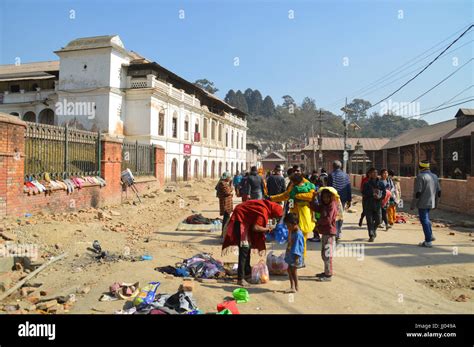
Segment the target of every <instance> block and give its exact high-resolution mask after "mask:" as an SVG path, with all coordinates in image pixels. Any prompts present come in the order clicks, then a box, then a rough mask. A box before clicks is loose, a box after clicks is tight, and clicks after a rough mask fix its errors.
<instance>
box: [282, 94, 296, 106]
mask: <svg viewBox="0 0 474 347" xmlns="http://www.w3.org/2000/svg"><path fill="white" fill-rule="evenodd" d="M281 98H282V99H283V104H282V106H283V107H286V108H288V107H290V105H295V100H294V99H293V98H292V97H291V96H289V95H283V96H282V97H281Z"/></svg>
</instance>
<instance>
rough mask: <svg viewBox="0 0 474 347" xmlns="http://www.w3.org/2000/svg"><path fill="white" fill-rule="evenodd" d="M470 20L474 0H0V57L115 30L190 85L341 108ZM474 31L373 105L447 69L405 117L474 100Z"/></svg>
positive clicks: (402, 76) (371, 94) (409, 70)
mask: <svg viewBox="0 0 474 347" xmlns="http://www.w3.org/2000/svg"><path fill="white" fill-rule="evenodd" d="M472 23H474V2H473V1H471V0H466V1H464V0H419V1H418V0H410V1H384V0H365V1H362V0H360V1H359V0H351V1H349V0H345V1H344V0H332V1H319V0H292V1H289V0H280V1H278V0H192V1H191V0H188V1H179V0H175V1H164V0H155V1H145V0H135V1H132V0H129V1H123V0H122V1H109V0H103V1H88V0H80V1H67V0H65V1H59V0H56V1H53V0H41V1H39V0H34V1H26V0H0V64H14V63H15V59H17V58H20V59H21V62H22V63H26V62H34V61H44V60H57V59H58V57H57V56H56V55H55V54H54V51H55V50H58V49H60V48H61V47H64V46H66V45H67V43H68V42H69V41H71V40H73V39H75V38H78V37H87V36H98V35H110V34H118V35H119V36H120V37H121V39H122V41H123V43H124V45H125V47H126V48H127V49H128V50H133V51H136V52H138V53H140V54H141V55H143V56H145V57H146V58H148V59H150V60H152V61H156V62H157V63H159V64H160V65H162V66H164V67H166V68H168V69H170V70H172V71H173V72H175V73H176V74H178V75H180V76H182V77H183V78H185V79H187V80H189V81H195V80H196V79H199V78H207V79H209V80H211V81H213V82H214V83H215V85H216V86H217V88H219V91H218V92H217V95H218V96H219V97H221V98H223V97H224V96H225V94H226V93H227V91H228V90H229V89H234V90H238V89H240V90H242V91H244V90H245V89H247V88H252V89H258V90H260V92H261V93H262V95H263V96H264V97H265V96H266V95H270V96H271V97H272V98H273V100H274V101H275V103H277V104H280V103H281V102H282V98H281V97H282V96H283V95H290V96H292V97H293V98H294V99H295V101H296V102H297V103H300V102H301V101H302V99H303V98H304V97H307V96H308V97H311V98H313V99H315V101H316V105H317V107H322V108H324V109H328V110H330V111H332V112H334V113H336V114H341V111H340V108H341V107H342V106H344V100H345V97H347V98H348V100H349V101H350V100H352V99H353V98H363V99H366V100H369V101H370V102H371V103H372V104H375V103H376V102H378V101H379V100H381V99H383V98H385V97H386V96H388V95H389V94H390V93H391V92H393V91H395V90H396V89H397V88H398V87H399V86H401V85H402V84H403V83H404V82H406V81H407V80H408V79H410V78H411V77H413V76H414V75H415V74H416V73H417V72H418V71H420V70H421V69H422V68H423V67H424V66H425V65H427V64H428V63H429V62H430V61H431V60H432V59H434V58H435V57H436V55H437V54H439V53H440V52H441V50H442V49H443V48H445V47H447V46H448V45H449V44H450V43H451V42H452V41H453V40H454V39H455V38H456V37H457V36H459V35H460V34H461V33H462V32H463V31H464V29H467V28H468V26H469V25H470V24H472ZM473 39H474V28H473V29H471V30H470V31H469V32H468V33H467V34H466V35H464V36H463V37H462V38H461V39H460V40H459V41H458V42H457V43H455V44H454V45H453V47H452V48H451V49H450V50H448V52H447V53H446V54H445V55H443V56H441V57H440V59H438V60H437V61H436V62H434V63H433V64H432V65H431V66H430V67H429V68H428V69H427V70H426V71H425V72H423V74H421V75H420V76H419V77H418V78H416V79H415V80H414V81H413V82H411V83H410V84H408V85H407V86H406V87H405V88H403V89H402V90H401V91H400V92H398V93H396V94H395V95H394V96H392V97H391V98H390V99H387V101H386V102H387V103H386V104H383V103H382V104H379V105H377V106H374V107H373V108H372V109H370V110H369V112H373V111H377V112H381V111H382V110H383V107H386V106H387V105H388V101H390V102H391V104H390V105H391V106H392V107H397V105H398V106H400V103H406V102H410V101H412V100H413V99H415V98H416V97H418V96H419V95H421V94H423V93H424V92H426V91H427V90H429V89H430V88H431V87H433V86H434V85H435V84H437V83H438V82H440V81H441V80H443V79H444V78H445V77H447V76H448V75H450V74H451V73H454V74H453V75H452V76H451V77H449V78H448V79H447V80H446V81H445V82H443V83H442V84H440V85H439V86H438V87H436V88H435V89H433V90H432V91H430V92H429V93H427V94H426V95H425V96H423V97H422V98H420V99H419V100H417V102H418V103H417V104H414V105H413V107H412V108H410V107H405V108H402V111H404V113H403V114H404V115H406V116H413V115H416V114H417V113H419V112H418V111H420V112H421V113H423V112H424V111H429V110H432V109H433V108H435V107H436V106H439V105H440V104H442V103H443V102H446V101H448V100H450V99H452V100H451V101H450V103H454V102H455V101H457V100H460V101H463V99H464V100H466V99H468V97H469V96H473V95H474V86H473V87H471V86H472V85H473V84H474V77H473V76H474V74H473V67H474V61H472V58H473V56H474V54H473V53H474V42H472V41H473ZM433 47H434V48H433ZM430 49H431V50H430ZM420 54H421V56H420ZM416 57H419V58H418V60H419V61H417V60H413V59H414V58H416ZM407 62H409V63H407ZM463 64H466V65H464V66H463ZM461 66H463V67H461ZM400 67H401V68H400ZM397 68H400V69H399V70H397V71H395V73H393V74H392V75H389V76H388V77H385V78H383V77H384V76H386V75H387V74H389V73H390V72H392V71H393V70H395V69H397ZM457 69H459V70H458V71H457V72H455V71H456V70H457ZM400 70H401V71H400ZM377 81H378V83H376V84H373V83H374V82H377ZM367 86H369V87H371V88H369V89H367V88H365V89H364V87H367ZM463 90H464V92H463V93H461V94H459V93H460V92H462V91H463ZM457 94H459V96H457V97H455V96H456V95H457ZM453 97H455V98H453ZM473 97H474V96H473ZM396 103H399V104H396ZM445 105H449V103H447V104H445ZM458 107H474V102H473V101H471V102H470V103H466V104H464V105H462V106H457V107H453V108H449V109H446V110H442V111H439V112H435V113H431V114H427V115H425V116H422V119H425V120H426V121H427V122H429V123H436V122H439V121H443V120H447V119H451V118H452V117H453V116H454V114H455V112H456V111H457V109H458ZM409 111H411V113H410V112H409Z"/></svg>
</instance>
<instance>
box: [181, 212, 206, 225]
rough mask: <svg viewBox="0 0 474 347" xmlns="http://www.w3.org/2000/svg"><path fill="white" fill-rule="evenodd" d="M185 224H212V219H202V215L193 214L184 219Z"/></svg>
mask: <svg viewBox="0 0 474 347" xmlns="http://www.w3.org/2000/svg"><path fill="white" fill-rule="evenodd" d="M185 222H186V224H212V219H210V218H206V217H204V216H203V215H202V214H193V215H191V216H189V217H187V218H186V220H185Z"/></svg>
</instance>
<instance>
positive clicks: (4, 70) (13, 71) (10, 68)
mask: <svg viewBox="0 0 474 347" xmlns="http://www.w3.org/2000/svg"><path fill="white" fill-rule="evenodd" d="M51 71H59V61H58V60H56V61H40V62H36V63H22V64H19V65H15V64H9V65H0V76H1V77H2V78H3V77H14V76H17V77H25V76H29V75H31V76H35V75H38V74H39V73H44V72H51Z"/></svg>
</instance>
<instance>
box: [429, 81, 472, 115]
mask: <svg viewBox="0 0 474 347" xmlns="http://www.w3.org/2000/svg"><path fill="white" fill-rule="evenodd" d="M472 87H474V84H471V85H470V86H469V87H467V88H464V89H463V90H461V91H460V92H459V93H457V94H456V95H455V96H453V97H452V98H451V99H449V100H447V101H445V102H443V103H441V104H439V105H438V106H436V107H435V109H438V108H439V107H441V106H443V105H446V104H448V103H449V102H451V101H452V100H453V99H454V98H456V97H458V96H459V95H461V94H462V93H464V92H465V91H466V90H469V89H471V88H472Z"/></svg>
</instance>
